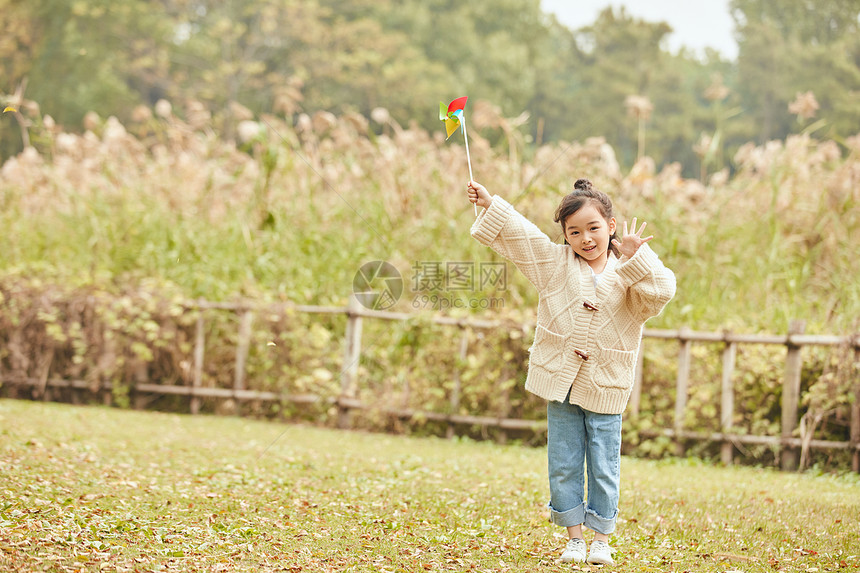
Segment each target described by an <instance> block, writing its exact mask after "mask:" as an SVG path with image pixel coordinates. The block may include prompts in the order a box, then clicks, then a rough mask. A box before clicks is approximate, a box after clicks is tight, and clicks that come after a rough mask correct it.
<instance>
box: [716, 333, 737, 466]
mask: <svg viewBox="0 0 860 573" xmlns="http://www.w3.org/2000/svg"><path fill="white" fill-rule="evenodd" d="M736 354H737V344H735V343H734V342H727V343H726V347H725V348H723V376H722V381H721V387H722V391H721V394H722V399H721V400H720V431H721V432H722V434H723V436H724V437H723V443H722V444H721V445H720V460H722V462H723V463H724V464H726V465H730V464H731V463H732V457H733V455H734V445H733V444H732V443H731V442H730V441H729V440H728V439H726V438H725V435H726V434H728V433H729V432H730V431H731V429H732V425H733V418H734V415H735V392H734V387H733V385H732V377H733V375H734V371H735V356H736Z"/></svg>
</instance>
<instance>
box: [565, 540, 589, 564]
mask: <svg viewBox="0 0 860 573" xmlns="http://www.w3.org/2000/svg"><path fill="white" fill-rule="evenodd" d="M586 549H587V547H586V545H585V540H584V539H579V538H578V537H577V538H574V539H571V540H570V541H568V542H567V547H565V548H564V553H562V554H561V562H562V563H570V562H571V561H572V562H574V563H582V562H583V561H585V550H586Z"/></svg>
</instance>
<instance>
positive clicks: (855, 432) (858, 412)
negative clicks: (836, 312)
mask: <svg viewBox="0 0 860 573" xmlns="http://www.w3.org/2000/svg"><path fill="white" fill-rule="evenodd" d="M854 371H855V376H854V379H855V380H856V382H855V386H854V403H853V404H851V442H850V443H851V470H852V471H854V472H857V473H860V450H858V449H857V446H860V376H858V375H857V374H860V335H857V336H856V337H855V338H854Z"/></svg>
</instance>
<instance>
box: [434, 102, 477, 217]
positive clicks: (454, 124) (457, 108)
mask: <svg viewBox="0 0 860 573" xmlns="http://www.w3.org/2000/svg"><path fill="white" fill-rule="evenodd" d="M467 99H469V98H468V96H463V97H458V98H457V99H455V100H454V101H452V102H451V103H449V104H448V107H447V108H446V107H445V104H444V103H443V102H439V119H440V120H441V121H444V122H445V132H446V133H447V137H446V138H445V139H446V140H447V139H448V138H450V137H451V136H452V135H453V134H454V132H455V131H457V128H458V127H462V128H463V141H465V142H466V162H467V163H468V164H469V181H471V180H473V179H474V177H472V158H471V157H470V156H469V136H468V135H467V134H466V116H465V113H464V110H465V109H466V100H467ZM474 207H475V216H476V217H477V216H478V205H477V204H475V205H474Z"/></svg>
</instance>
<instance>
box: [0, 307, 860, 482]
mask: <svg viewBox="0 0 860 573" xmlns="http://www.w3.org/2000/svg"><path fill="white" fill-rule="evenodd" d="M277 306H278V307H279V308H280V309H283V308H284V305H277ZM188 308H189V310H196V311H199V314H198V318H197V324H196V334H195V342H194V354H193V375H192V377H191V385H190V386H178V385H162V384H152V383H151V382H149V381H147V380H145V379H142V380H138V381H137V383H136V384H135V385H134V387H133V392H134V394H135V396H136V397H137V399H138V400H139V402H138V405H140V404H141V403H142V400H145V396H146V395H147V394H155V395H181V396H189V397H190V411H191V413H192V414H197V413H198V412H199V411H200V400H201V398H207V397H211V398H221V399H232V400H234V401H236V402H239V403H241V402H242V401H261V402H266V401H273V402H281V403H283V402H291V403H295V404H314V403H320V402H322V401H324V399H323V398H322V397H320V396H318V395H315V394H283V393H278V392H262V391H256V390H249V389H247V388H246V385H245V382H246V376H245V364H246V361H247V358H248V352H249V348H250V341H251V335H252V329H253V321H254V315H255V312H259V311H261V310H267V311H275V310H277V309H276V308H275V307H261V306H259V305H253V304H239V303H212V302H207V301H203V300H200V301H197V302H195V303H193V304H190V305H188ZM289 308H291V309H292V310H294V311H296V312H303V313H313V314H346V316H347V324H346V332H345V336H344V345H343V346H344V357H343V367H342V369H341V372H340V395H339V396H337V397H335V398H330V399H328V401H329V402H330V403H332V404H333V405H335V406H336V407H337V409H338V426H339V427H341V428H345V429H346V428H349V427H350V426H351V424H352V413H353V411H356V410H359V411H360V410H366V409H369V408H370V407H371V406H370V405H368V404H366V403H363V402H361V401H360V400H358V399H357V394H358V392H357V391H358V388H359V384H360V380H359V363H360V361H361V355H362V354H361V334H362V321H363V320H364V319H377V320H399V321H403V320H410V319H414V318H415V317H414V315H410V314H405V313H397V312H387V311H374V310H368V309H366V308H364V307H363V306H361V305H360V304H359V303H358V301H357V300H356V299H355V297H350V302H349V305H348V306H347V307H322V306H302V305H289ZM213 310H224V311H231V312H236V313H238V315H239V331H238V343H237V347H236V357H235V370H234V377H233V387H232V388H208V387H203V385H202V382H203V365H204V360H205V356H204V349H205V316H204V312H205V311H213ZM432 322H433V323H434V324H438V325H447V326H451V327H456V328H458V329H459V330H460V333H461V334H460V336H461V337H460V344H459V355H460V358H462V359H464V360H465V359H466V357H467V354H468V343H469V336H470V331H472V330H481V329H491V328H497V327H500V326H502V325H503V323H501V322H498V321H492V320H480V319H458V318H451V317H445V316H435V317H433V319H432ZM531 326H533V325H531ZM803 330H804V325H803V323H800V322H794V323H792V325H791V327H790V328H789V332H788V333H787V334H784V335H753V334H732V333H730V332H722V333H714V332H696V331H693V330H690V329H687V328H681V329H678V330H654V329H647V328H646V329H645V331H644V333H643V337H644V338H646V339H647V338H651V339H663V340H677V341H678V347H679V351H678V370H677V380H676V396H675V410H674V424H673V427H671V428H665V429H661V430H656V431H655V430H651V431H644V430H643V431H640V435H642V436H644V437H657V436H666V437H669V438H671V439H673V440H674V441H675V443H676V453H677V454H679V455H683V453H684V445H683V444H684V441H687V440H692V441H709V442H717V443H720V444H721V458H722V461H723V462H725V463H727V464H729V463H731V462H732V457H733V454H734V449H735V447H736V446H737V445H739V444H758V445H770V446H776V447H778V448H779V452H780V465H781V467H782V469H785V470H791V469H795V468H797V467H798V457H799V453H800V451H801V448H812V449H827V448H832V449H847V450H850V451H851V453H852V470H853V471H855V472H860V380H858V381H857V384H856V385H855V387H854V401H853V403H852V405H851V415H850V440H849V441H825V440H814V439H809V436H807V437H806V439H805V440H804V439H801V438H798V437H795V436H794V434H795V430H796V429H797V427H798V405H799V399H800V382H801V371H802V366H803V359H802V354H801V351H802V348H803V347H804V346H831V347H836V346H850V347H852V348H853V352H854V356H855V358H856V359H857V360H860V335H853V336H830V335H805V334H803ZM694 343H711V344H713V343H722V344H723V349H722V373H721V404H720V406H721V407H720V429H721V431H720V432H712V433H705V432H692V431H689V430H685V429H684V427H683V421H684V414H685V410H686V407H687V400H688V390H689V384H690V365H691V361H692V350H691V347H692V345H693V344H694ZM740 344H767V345H779V346H784V347H785V348H786V355H785V370H784V377H783V383H782V404H781V406H782V416H781V433H780V435H779V436H761V435H750V434H738V433H733V432H732V420H733V417H734V388H733V375H734V372H735V357H736V353H737V348H738V345H740ZM643 355H644V352H640V353H639V362H638V364H637V369H636V381H635V384H634V388H633V392H632V395H631V398H630V411H631V414H632V415H633V416H637V415H638V414H639V407H640V396H641V389H642V382H643V380H642V377H643ZM4 382H6V383H11V384H13V385H25V386H41V387H42V388H43V389H44V388H45V387H46V386H51V387H67V388H80V389H90V388H91V385H90V383H89V382H87V381H83V380H58V379H44V380H38V379H30V378H24V379H21V378H17V379H14V380H4ZM453 383H454V385H453V389H452V391H451V393H450V396H449V403H450V411H451V412H457V411H458V410H459V406H460V402H459V400H460V388H461V387H460V380H459V378H458V377H457V376H455V378H454V380H453ZM102 389H103V390H106V391H108V392H109V391H110V390H111V388H110V386H107V385H106V386H104V387H103V388H102ZM380 410H382V412H383V413H385V414H387V415H389V416H394V417H397V418H401V419H410V418H413V417H420V418H423V419H426V420H433V421H439V422H444V423H448V424H449V436H450V435H452V434H453V426H454V425H455V424H471V425H480V426H487V427H495V428H499V429H501V430H533V431H543V430H545V429H546V423H545V422H538V421H534V420H522V419H510V418H505V417H498V416H472V415H462V414H456V413H440V412H432V411H421V410H414V409H410V408H380Z"/></svg>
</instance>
